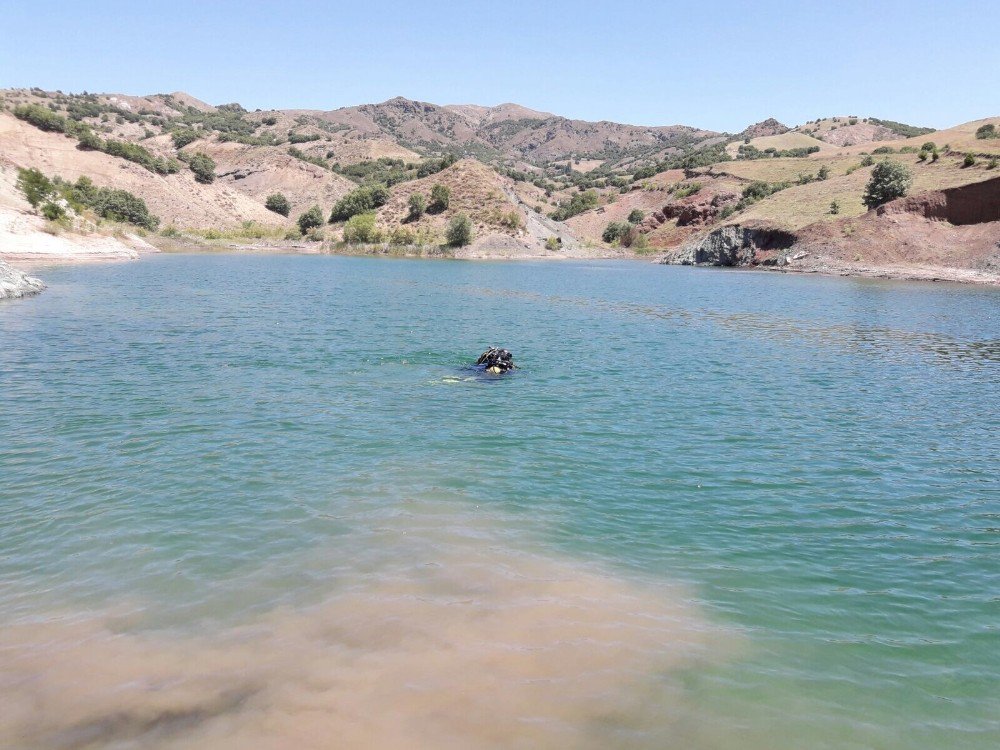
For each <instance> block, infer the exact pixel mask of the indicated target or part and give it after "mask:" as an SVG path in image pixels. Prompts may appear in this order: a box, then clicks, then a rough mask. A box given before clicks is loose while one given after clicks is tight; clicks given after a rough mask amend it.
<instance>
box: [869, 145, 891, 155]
mask: <svg viewBox="0 0 1000 750" xmlns="http://www.w3.org/2000/svg"><path fill="white" fill-rule="evenodd" d="M872 153H873V154H878V155H880V156H881V155H883V154H891V153H893V149H892V147H891V146H879V147H878V148H876V149H872Z"/></svg>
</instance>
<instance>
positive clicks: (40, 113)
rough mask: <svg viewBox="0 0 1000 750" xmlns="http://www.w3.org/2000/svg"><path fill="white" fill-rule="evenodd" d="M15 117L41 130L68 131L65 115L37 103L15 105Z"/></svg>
mask: <svg viewBox="0 0 1000 750" xmlns="http://www.w3.org/2000/svg"><path fill="white" fill-rule="evenodd" d="M14 117H16V118H18V119H19V120H24V121H25V122H27V123H29V124H31V125H34V126H35V127H36V128H38V129H39V130H48V131H49V132H52V133H65V132H66V118H65V117H62V116H60V115H57V114H55V113H54V112H52V111H51V110H49V109H48V108H47V107H40V106H38V105H37V104H21V105H19V106H17V107H14Z"/></svg>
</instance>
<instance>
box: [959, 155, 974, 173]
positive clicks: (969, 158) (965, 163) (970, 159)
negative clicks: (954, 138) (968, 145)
mask: <svg viewBox="0 0 1000 750" xmlns="http://www.w3.org/2000/svg"><path fill="white" fill-rule="evenodd" d="M975 163H976V157H975V156H973V155H972V154H966V155H965V158H964V159H962V168H963V169H964V168H965V167H971V166H974V165H975Z"/></svg>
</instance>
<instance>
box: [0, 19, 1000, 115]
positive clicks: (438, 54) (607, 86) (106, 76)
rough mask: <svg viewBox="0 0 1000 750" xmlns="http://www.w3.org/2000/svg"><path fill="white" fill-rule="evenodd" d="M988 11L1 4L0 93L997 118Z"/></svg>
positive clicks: (998, 77) (997, 43) (997, 44)
mask: <svg viewBox="0 0 1000 750" xmlns="http://www.w3.org/2000/svg"><path fill="white" fill-rule="evenodd" d="M998 29H1000V2H997V1H996V0H982V1H979V2H970V1H969V0H954V1H953V2H923V1H921V0H908V1H907V2H902V1H899V0H882V1H880V0H868V1H867V2H855V1H854V0H844V1H843V2H841V1H837V0H834V1H830V0H827V1H826V2H810V0H800V1H799V2H795V3H793V2H772V1H771V0H758V1H757V2H752V3H750V2H730V1H729V0H711V1H710V2H698V1H697V0H687V2H666V1H664V2H655V0H644V1H637V2H628V1H627V0H618V1H615V0H605V1H604V2H592V1H591V0H577V1H576V2H565V1H564V0H547V1H546V0H537V1H536V2H522V1H521V0H492V1H488V2H479V1H478V0H475V1H470V2H464V3H463V2H457V1H455V0H453V1H452V2H438V0H421V2H413V1H412V0H411V2H389V1H386V0H363V2H359V1H357V0H355V2H349V3H341V2H316V1H314V0H285V1H284V2H280V3H275V2H266V3H264V2H253V1H252V0H244V1H243V2H230V1H229V0H218V1H216V2H212V1H211V0H201V1H200V2H190V1H189V0H171V2H158V1H156V0H149V2H141V1H140V2H136V0H129V1H128V2H108V1H104V2H102V1H100V0H95V1H93V2H80V1H79V0H76V1H74V2H67V1H66V0H54V1H50V2H46V3H40V2H28V1H27V0H17V1H13V0H0V87H2V88H10V87H30V86H39V87H41V88H43V89H47V90H55V89H59V90H62V91H64V92H80V91H84V90H86V91H91V92H108V93H111V92H114V93H124V94H150V93H167V92H172V91H186V92H187V93H189V94H192V95H194V96H196V97H198V98H199V99H202V100H204V101H207V102H209V103H211V104H223V103H227V102H234V101H235V102H239V103H240V104H242V105H243V106H244V107H246V108H247V109H257V108H261V109H271V108H275V109H293V108H294V109H335V108H337V107H343V106H350V105H355V104H364V103H369V102H379V101H384V100H385V99H389V98H391V97H393V96H405V97H407V98H411V99H418V100H421V101H428V102H434V103H436V104H466V103H474V104H485V105H493V104H499V103H502V102H517V103H519V104H523V105H525V106H528V107H532V108H534V109H539V110H543V111H547V112H553V113H555V114H559V115H563V116H566V117H572V118H579V119H585V120H612V121H616V122H627V123H631V124H637V125H673V124H684V125H695V126H698V127H703V128H708V129H712V130H720V131H728V132H738V131H740V130H742V129H743V128H744V127H746V126H747V125H748V124H750V123H752V122H757V121H759V120H762V119H765V118H767V117H776V118H777V119H779V120H781V121H782V122H784V123H786V124H789V125H796V124H800V123H802V122H805V121H807V120H812V119H815V118H817V117H824V116H832V115H860V116H873V117H879V118H882V119H890V120H897V121H900V122H906V123H909V124H914V125H920V126H929V127H937V128H942V127H948V126H950V125H956V124H958V123H961V122H967V121H969V120H974V119H979V118H983V117H988V116H995V115H997V114H1000V38H998V36H997V34H998Z"/></svg>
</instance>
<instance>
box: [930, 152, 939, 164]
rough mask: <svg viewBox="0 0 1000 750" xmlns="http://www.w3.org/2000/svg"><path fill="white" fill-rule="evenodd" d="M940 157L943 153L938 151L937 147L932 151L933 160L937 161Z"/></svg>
mask: <svg viewBox="0 0 1000 750" xmlns="http://www.w3.org/2000/svg"><path fill="white" fill-rule="evenodd" d="M940 158H941V154H939V153H938V150H937V149H934V150H933V151H931V161H932V162H934V161H937V160H938V159H940Z"/></svg>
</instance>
